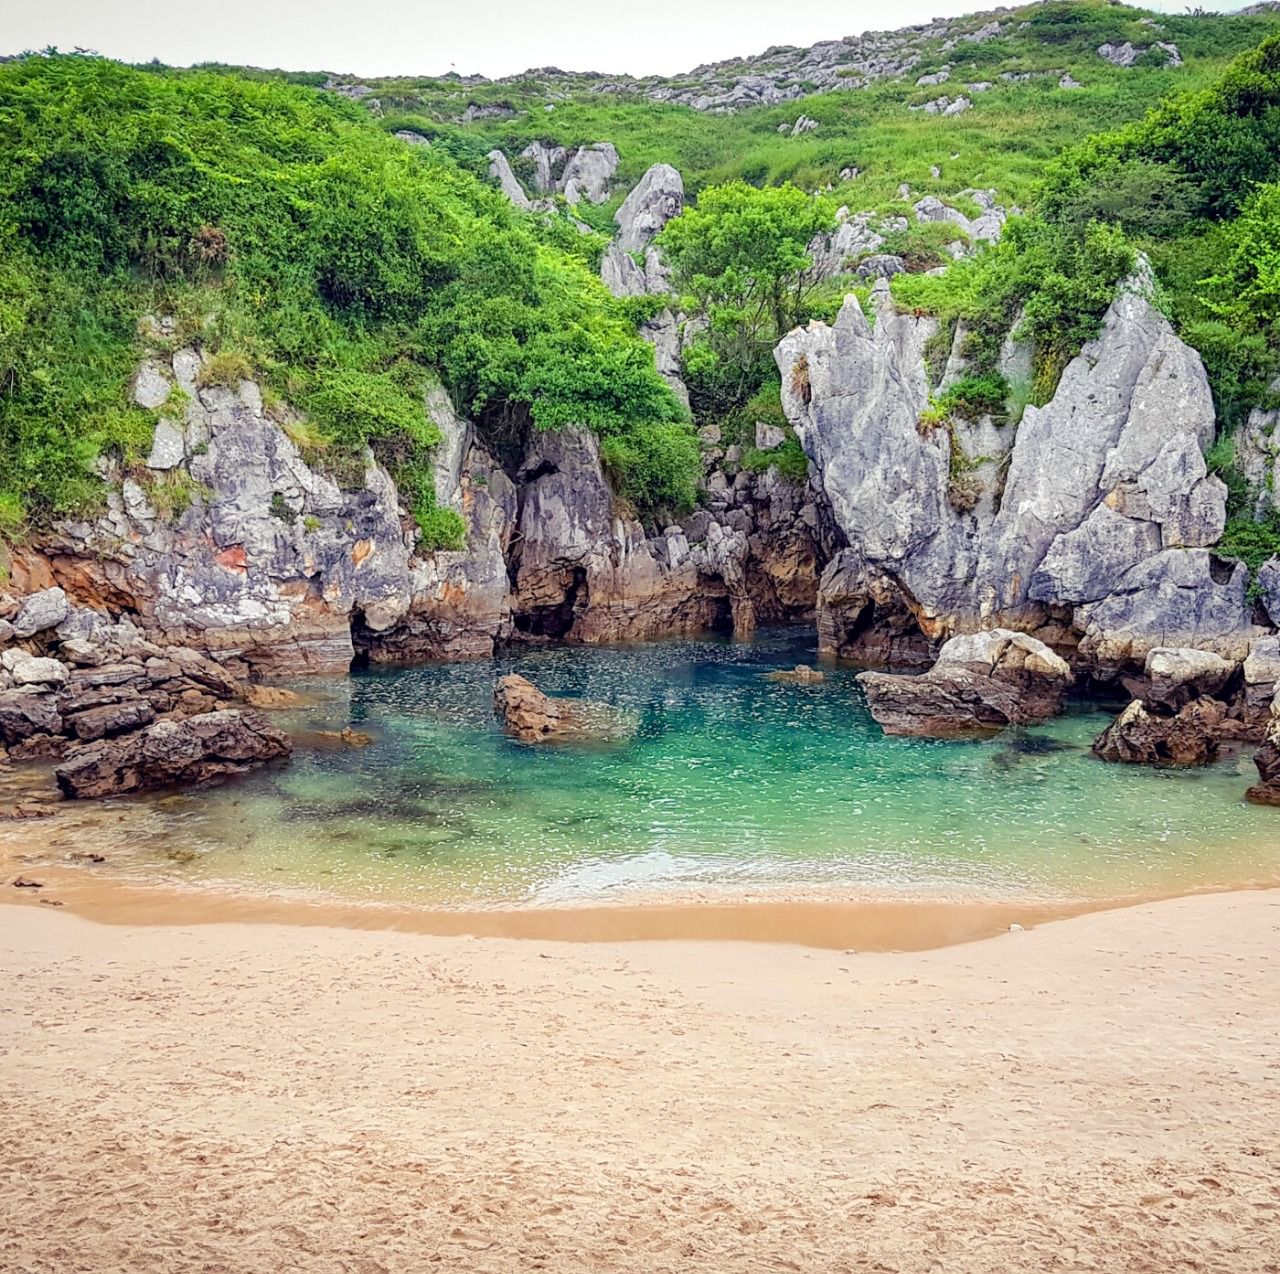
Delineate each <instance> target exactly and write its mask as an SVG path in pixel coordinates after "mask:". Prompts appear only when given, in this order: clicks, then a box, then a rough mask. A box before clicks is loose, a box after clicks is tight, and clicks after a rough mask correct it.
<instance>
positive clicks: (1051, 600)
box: [776, 273, 1259, 675]
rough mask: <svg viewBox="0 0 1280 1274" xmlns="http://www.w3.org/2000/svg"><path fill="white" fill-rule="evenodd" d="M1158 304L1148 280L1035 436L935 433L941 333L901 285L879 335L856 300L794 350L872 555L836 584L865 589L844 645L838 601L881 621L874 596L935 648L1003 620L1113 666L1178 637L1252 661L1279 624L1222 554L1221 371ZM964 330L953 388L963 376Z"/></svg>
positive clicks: (795, 404)
mask: <svg viewBox="0 0 1280 1274" xmlns="http://www.w3.org/2000/svg"><path fill="white" fill-rule="evenodd" d="M1148 298H1149V276H1148V275H1146V274H1142V273H1140V274H1139V275H1138V276H1136V277H1135V278H1134V279H1132V280H1129V281H1128V282H1127V283H1126V284H1125V285H1123V286H1122V287H1121V289H1120V291H1119V293H1118V295H1117V297H1116V300H1115V302H1114V303H1113V304H1112V306H1111V308H1110V310H1109V311H1108V312H1107V315H1106V317H1105V319H1104V322H1103V329H1102V332H1101V334H1100V335H1099V336H1098V338H1097V339H1096V340H1094V341H1093V342H1091V343H1090V344H1088V345H1087V346H1086V347H1085V349H1084V350H1083V351H1082V353H1081V354H1080V356H1079V357H1078V358H1076V359H1075V360H1073V361H1072V363H1071V364H1070V365H1069V366H1068V367H1067V369H1066V370H1065V372H1064V373H1063V376H1062V379H1061V382H1060V384H1059V386H1058V390H1057V392H1056V393H1055V395H1054V397H1053V399H1052V400H1051V401H1050V402H1049V403H1048V404H1046V405H1045V406H1044V407H1042V408H1035V407H1028V408H1027V409H1026V412H1025V414H1024V416H1023V418H1022V421H1021V423H1020V424H1019V426H1018V428H1017V430H1016V433H1015V431H1013V430H1012V429H1010V428H1008V427H1003V428H1002V427H1000V426H998V425H994V422H993V421H991V420H990V419H989V418H986V419H984V420H980V421H977V422H966V421H955V420H952V421H951V422H949V424H948V427H947V428H932V427H926V426H925V425H923V424H922V421H923V420H927V419H928V415H927V412H928V409H929V407H930V402H931V391H932V389H933V386H932V384H931V381H930V376H929V372H928V370H927V369H926V365H925V359H924V346H925V343H926V342H927V341H928V340H929V339H930V338H932V337H933V336H934V335H935V333H936V331H937V326H936V324H935V323H934V322H933V321H932V320H930V319H928V318H920V317H917V316H914V315H903V314H899V313H898V312H897V311H896V309H895V307H894V305H893V302H892V299H891V297H890V294H889V292H888V288H887V286H886V285H883V284H881V285H877V288H876V290H875V292H874V293H873V304H874V305H875V307H876V322H875V325H874V328H873V327H872V326H871V325H870V324H869V323H868V322H867V319H866V316H865V315H864V314H863V312H862V309H861V307H860V305H859V304H858V302H857V300H856V299H855V298H853V297H850V298H848V299H847V300H846V301H845V304H844V306H843V308H842V309H841V311H840V315H839V317H838V319H837V320H836V322H835V324H834V326H831V327H828V326H827V325H825V324H822V323H814V324H810V326H809V327H808V328H807V329H804V330H797V331H795V332H792V333H791V334H790V335H788V336H787V337H786V338H785V339H784V340H783V341H782V342H781V344H780V345H779V347H778V350H777V354H776V358H777V363H778V368H779V371H780V373H781V376H782V382H783V404H784V407H785V409H786V413H787V416H788V418H789V419H790V421H791V422H792V424H793V426H794V427H795V429H796V433H797V435H798V436H799V438H800V440H801V442H802V444H803V446H804V448H805V450H806V452H807V453H808V455H809V457H810V459H811V460H812V462H813V465H814V468H815V470H816V472H817V477H818V480H819V482H820V483H821V485H822V487H823V489H824V491H825V493H826V495H827V497H828V499H829V501H830V504H831V508H832V512H833V515H834V518H835V522H836V524H837V526H838V527H839V529H840V530H841V532H843V534H844V537H845V538H846V540H847V542H848V543H849V545H850V551H851V553H852V554H853V555H854V556H853V559H852V560H850V559H846V560H845V562H844V564H843V566H842V568H841V571H840V574H839V578H837V577H836V576H835V575H833V576H832V578H831V580H830V581H829V583H830V585H831V587H830V589H828V590H825V591H827V592H828V595H829V597H830V598H831V599H833V603H834V599H836V598H844V599H849V600H847V601H842V602H840V603H839V604H838V605H836V604H829V605H828V606H827V608H826V609H827V612H828V624H827V627H828V630H829V631H830V633H831V634H832V635H833V638H834V640H833V641H832V642H831V644H829V646H828V647H827V648H830V649H838V648H839V646H840V645H841V644H842V641H841V639H840V638H839V637H838V636H836V635H835V634H836V630H837V629H838V628H840V627H841V626H842V625H841V621H840V620H839V618H838V615H837V614H836V612H837V610H839V611H843V612H846V613H847V612H848V611H849V610H855V611H856V612H857V613H858V614H861V615H865V613H866V609H867V606H866V601H865V600H863V599H868V598H869V597H870V592H871V591H872V589H874V591H875V592H876V594H877V603H876V608H875V617H876V618H880V617H898V616H901V614H902V613H903V612H907V613H909V614H910V615H911V616H912V618H913V620H914V623H915V625H916V627H917V628H918V629H919V631H920V633H921V634H922V635H923V637H924V638H925V639H926V640H928V641H937V640H939V639H941V638H944V637H946V636H948V635H949V634H951V633H954V632H964V631H973V630H977V629H980V628H984V627H989V626H992V625H1000V626H1004V627H1009V628H1016V629H1019V630H1022V631H1028V632H1042V633H1043V634H1044V635H1045V637H1046V640H1050V641H1051V642H1053V643H1054V644H1056V645H1059V646H1061V647H1063V648H1064V649H1072V648H1074V647H1075V646H1076V645H1077V643H1078V645H1079V655H1080V657H1081V659H1082V661H1084V662H1085V663H1087V664H1089V665H1093V666H1095V667H1097V668H1098V669H1099V670H1101V671H1103V672H1104V673H1105V674H1106V675H1115V674H1117V673H1118V672H1119V671H1120V670H1121V669H1123V668H1125V667H1128V668H1133V667H1135V666H1139V665H1140V664H1141V662H1142V660H1143V659H1144V658H1145V656H1146V654H1147V652H1148V651H1150V650H1152V649H1154V648H1157V647H1161V646H1172V645H1177V646H1194V647H1198V648H1202V649H1212V650H1214V651H1216V652H1217V653H1219V654H1221V655H1223V656H1224V657H1226V658H1229V659H1232V660H1235V661H1239V660H1240V659H1242V658H1243V657H1244V655H1245V653H1246V652H1247V650H1248V647H1249V643H1250V641H1251V639H1253V638H1254V637H1256V636H1258V635H1259V634H1258V631H1257V629H1255V627H1254V626H1253V622H1252V614H1251V611H1252V607H1251V605H1250V603H1249V601H1248V598H1247V596H1246V592H1247V585H1248V573H1247V571H1246V569H1245V568H1244V567H1243V566H1242V565H1240V564H1235V565H1232V564H1229V563H1226V562H1223V561H1220V560H1219V559H1218V558H1216V557H1215V556H1214V555H1213V553H1212V551H1211V546H1212V545H1213V544H1215V543H1216V541H1217V540H1218V538H1219V537H1220V535H1221V533H1222V529H1223V525H1224V522H1225V508H1226V488H1225V486H1224V485H1223V484H1222V483H1221V482H1220V481H1219V480H1218V479H1217V478H1216V477H1212V476H1210V475H1209V474H1208V471H1207V467H1206V464H1205V460H1204V454H1203V453H1204V448H1205V447H1206V446H1207V445H1208V443H1209V442H1210V441H1211V440H1212V437H1213V431H1214V411H1213V402H1212V396H1211V395H1210V392H1209V386H1208V381H1207V379H1206V377H1205V373H1204V368H1203V366H1202V365H1201V362H1200V359H1199V357H1198V355H1196V354H1195V352H1194V351H1192V350H1191V349H1190V348H1188V347H1187V346H1186V345H1184V344H1183V343H1182V342H1181V341H1180V340H1179V339H1178V338H1177V336H1176V335H1175V334H1174V332H1173V330H1172V328H1171V327H1170V326H1169V323H1168V321H1167V320H1166V319H1165V318H1164V316H1163V315H1162V314H1160V312H1159V311H1158V310H1157V309H1156V308H1155V307H1154V306H1153V305H1152V304H1151V302H1150V300H1149V299H1148ZM960 339H961V334H960V333H958V334H957V349H956V350H954V351H953V356H952V359H951V360H950V361H949V363H948V371H947V377H948V378H949V379H950V378H952V377H954V376H955V375H956V374H958V373H959V372H961V371H962V369H963V356H962V354H961V353H960V352H959V341H960ZM966 443H967V444H968V445H966ZM979 447H981V449H982V450H981V453H980V455H981V460H980V462H979V461H978V460H975V459H974V455H975V453H976V452H977V449H978V448H979ZM957 469H960V470H961V471H962V472H964V473H965V482H964V485H963V488H961V487H960V486H959V484H958V483H957V480H956V477H955V475H956V471H957ZM1002 474H1003V475H1005V476H1003V477H1002ZM828 569H829V570H832V569H833V568H828ZM893 588H896V590H897V592H898V594H899V599H898V600H897V601H896V602H891V601H890V599H889V596H888V593H889V591H890V589H893ZM895 622H896V619H895ZM864 626H865V622H864V620H863V619H855V620H853V621H852V622H844V624H843V627H844V628H845V629H846V630H849V629H853V628H860V627H864ZM860 640H861V643H862V644H863V645H866V646H869V647H872V648H874V646H875V645H876V643H875V642H874V641H873V640H871V639H869V638H867V636H866V635H865V634H862V636H861V638H860ZM891 641H892V642H896V644H901V639H900V638H893V639H891ZM846 644H847V643H846Z"/></svg>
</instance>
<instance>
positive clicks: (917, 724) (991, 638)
mask: <svg viewBox="0 0 1280 1274" xmlns="http://www.w3.org/2000/svg"><path fill="white" fill-rule="evenodd" d="M858 680H859V681H860V682H861V683H862V685H863V687H864V689H865V690H866V692H867V703H868V706H869V707H870V709H871V715H872V716H873V717H874V718H875V719H876V723H877V724H878V725H879V726H880V727H881V729H883V730H884V732H885V733H886V734H906V735H922V736H926V737H929V738H949V737H955V736H963V735H968V734H983V733H989V732H991V731H995V730H1002V729H1004V727H1005V726H1008V725H1034V724H1035V723H1037V722H1040V721H1045V720H1047V719H1048V718H1049V717H1052V716H1054V715H1055V714H1056V713H1057V712H1058V711H1059V709H1060V708H1061V707H1062V697H1063V695H1065V694H1066V692H1067V689H1068V687H1069V686H1070V685H1071V669H1070V668H1069V667H1068V666H1067V661H1066V660H1065V659H1063V658H1061V656H1059V655H1056V654H1054V652H1053V651H1052V650H1050V649H1049V647H1048V646H1046V645H1045V644H1044V642H1042V641H1037V640H1036V639H1035V638H1034V637H1028V636H1027V635H1026V634H1025V633H1017V632H1012V631H1010V630H1009V629H1007V628H995V629H992V630H990V631H989V632H984V633H973V634H971V635H967V636H961V637H953V638H952V639H951V640H950V641H949V642H947V644H946V645H945V646H943V648H942V650H941V651H939V653H938V661H937V663H935V664H934V666H933V667H932V668H930V669H929V671H928V672H926V673H924V674H923V675H921V676H917V677H911V676H902V675H900V674H894V673H883V672H864V673H862V674H861V675H860V676H859V677H858Z"/></svg>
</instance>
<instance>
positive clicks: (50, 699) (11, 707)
mask: <svg viewBox="0 0 1280 1274" xmlns="http://www.w3.org/2000/svg"><path fill="white" fill-rule="evenodd" d="M61 733H62V714H61V713H60V712H59V711H58V703H57V700H56V699H55V698H54V696H53V695H51V694H38V693H36V692H34V691H32V690H30V689H27V690H0V743H3V744H4V745H5V746H6V747H12V746H13V745H14V744H15V743H19V742H21V741H22V740H23V739H30V738H32V737H33V736H35V735H41V734H45V735H57V734H61Z"/></svg>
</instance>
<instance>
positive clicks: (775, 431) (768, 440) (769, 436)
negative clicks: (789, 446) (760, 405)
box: [756, 420, 787, 451]
mask: <svg viewBox="0 0 1280 1274" xmlns="http://www.w3.org/2000/svg"><path fill="white" fill-rule="evenodd" d="M786 440H787V431H786V430H785V429H781V428H779V427H778V426H777V425H767V424H765V423H764V421H763V420H757V421H756V448H757V450H759V451H772V450H773V449H774V448H775V447H781V446H782V444H783V443H784V442H786Z"/></svg>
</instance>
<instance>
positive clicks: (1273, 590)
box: [1258, 557, 1280, 628]
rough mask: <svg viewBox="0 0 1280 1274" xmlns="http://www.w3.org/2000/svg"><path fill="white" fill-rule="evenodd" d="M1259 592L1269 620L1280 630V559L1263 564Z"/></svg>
mask: <svg viewBox="0 0 1280 1274" xmlns="http://www.w3.org/2000/svg"><path fill="white" fill-rule="evenodd" d="M1258 591H1259V593H1260V594H1261V598H1262V605H1263V608H1264V609H1265V610H1266V612H1267V618H1268V619H1270V620H1271V622H1272V623H1273V624H1275V625H1276V627H1277V628H1280V557H1273V558H1270V559H1269V560H1267V561H1266V562H1263V564H1262V567H1261V569H1260V570H1259V571H1258Z"/></svg>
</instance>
